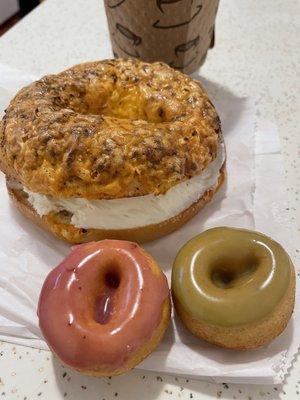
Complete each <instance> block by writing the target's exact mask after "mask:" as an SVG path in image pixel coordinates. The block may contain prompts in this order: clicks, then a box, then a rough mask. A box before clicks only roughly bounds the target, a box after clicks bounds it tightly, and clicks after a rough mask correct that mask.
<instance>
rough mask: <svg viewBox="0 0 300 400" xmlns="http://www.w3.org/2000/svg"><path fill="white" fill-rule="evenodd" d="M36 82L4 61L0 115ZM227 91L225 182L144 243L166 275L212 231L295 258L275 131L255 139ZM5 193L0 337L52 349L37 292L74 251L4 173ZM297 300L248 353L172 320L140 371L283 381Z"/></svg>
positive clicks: (240, 104) (0, 215)
mask: <svg viewBox="0 0 300 400" xmlns="http://www.w3.org/2000/svg"><path fill="white" fill-rule="evenodd" d="M33 79H35V77H33V76H30V75H28V74H25V73H22V72H19V71H16V70H12V69H10V68H8V67H6V66H4V65H1V64H0V112H2V111H3V110H4V108H5V107H6V106H7V104H8V102H9V100H10V99H11V98H12V96H13V95H14V94H15V93H16V91H17V90H18V89H19V88H20V87H21V86H23V85H25V84H28V83H29V82H31V81H32V80H33ZM224 93H225V92H224ZM224 93H223V94H222V92H220V91H219V92H218V93H217V94H216V98H215V99H214V102H215V104H216V106H217V109H218V111H219V114H220V117H221V121H222V126H223V132H224V138H225V142H226V146H227V171H228V179H227V183H226V185H224V186H223V188H222V189H221V190H220V191H219V192H218V194H217V195H216V196H215V197H214V199H213V200H212V202H211V203H209V204H208V205H207V206H206V207H205V208H204V209H203V210H202V211H201V212H200V213H199V214H198V215H197V216H196V217H194V218H193V219H192V220H191V221H190V222H188V223H187V224H186V225H185V226H184V227H182V228H181V229H179V230H178V231H177V232H174V233H172V234H171V235H168V236H167V237H164V238H162V239H160V240H157V241H154V242H152V243H149V244H147V245H145V248H146V249H147V250H148V251H149V252H150V253H151V254H152V256H153V257H154V258H155V259H156V260H157V262H158V263H159V264H160V265H161V266H162V268H163V269H164V272H165V273H166V274H167V276H168V278H170V273H171V268H172V262H173V260H174V257H175V255H176V253H177V251H178V249H179V248H180V247H181V246H182V245H183V244H184V243H185V242H186V241H187V240H189V239H190V238H192V237H193V236H195V235H196V234H198V233H199V232H201V231H203V230H205V229H208V228H211V227H215V226H221V225H226V226H235V227H243V228H249V229H257V230H259V231H261V232H264V233H266V234H268V235H270V236H272V237H273V238H275V239H276V240H278V241H279V242H280V243H282V244H283V246H284V247H285V248H286V249H287V250H288V251H289V253H290V254H291V255H293V254H294V251H293V250H294V244H295V243H296V236H295V235H296V233H294V231H293V227H291V226H290V225H289V222H288V219H287V218H286V214H285V208H286V204H285V197H284V190H283V176H282V160H281V154H280V147H279V142H278V137H277V132H276V127H275V126H274V125H272V124H271V123H269V122H266V121H262V122H261V124H259V125H258V127H257V130H256V135H255V130H254V112H253V108H252V105H251V101H250V100H249V99H246V98H242V99H240V98H235V97H234V96H233V95H229V94H228V93H227V92H226V94H224ZM211 95H213V93H211ZM255 136H256V141H255ZM270 188H271V189H270ZM0 190H1V197H0V205H1V206H0V221H1V225H0V237H1V240H0V268H1V274H0V339H2V340H5V341H8V342H12V343H16V344H23V345H26V346H31V347H36V348H40V349H48V348H47V345H46V343H45V342H44V341H43V339H42V336H41V332H40V330H39V327H38V319H37V315H36V308H37V302H38V297H39V292H40V289H41V286H42V283H43V281H44V279H45V277H46V275H47V274H48V273H49V271H50V270H51V268H53V267H54V266H56V265H57V264H58V263H59V262H60V261H61V259H62V258H63V257H65V256H66V255H67V254H68V252H69V250H70V246H68V245H66V244H65V243H62V242H60V241H59V240H57V239H55V238H54V237H53V236H52V235H50V234H48V233H47V232H45V231H43V230H41V229H40V228H38V227H37V226H35V225H33V224H32V223H31V222H29V221H28V220H27V219H25V218H24V217H23V216H22V215H20V214H19V213H18V211H17V210H15V208H14V207H13V205H12V204H11V203H10V201H9V198H8V195H7V192H6V188H5V179H4V176H3V174H1V173H0ZM291 240H292V241H291ZM299 303H300V301H299V293H298V294H297V299H296V308H295V312H294V316H293V318H292V320H291V321H290V323H289V325H288V327H287V329H286V330H285V331H284V333H283V334H282V335H281V336H280V337H278V338H277V339H276V340H275V341H273V342H272V343H271V344H270V345H269V346H267V347H264V348H262V349H258V350H253V351H243V352H238V351H232V350H226V349H221V348H217V347H215V346H212V345H210V344H208V343H205V342H203V341H201V340H199V339H197V338H195V337H194V336H192V335H191V334H190V333H189V332H188V331H187V330H186V329H185V328H184V327H183V326H182V324H181V323H180V321H179V320H178V319H177V318H176V316H174V315H173V318H172V320H171V324H170V327H169V329H168V331H167V333H166V335H165V337H164V340H163V341H162V343H161V344H160V345H159V347H158V348H157V349H156V350H155V351H154V352H153V353H152V355H151V356H150V357H148V358H147V359H146V360H144V361H143V362H142V364H140V365H139V368H141V369H144V370H148V371H156V372H161V373H170V374H176V375H185V376H191V377H194V378H197V379H208V380H214V381H217V382H224V381H225V382H243V383H251V382H252V383H280V382H282V380H283V378H284V375H285V374H286V373H287V370H288V368H289V367H290V366H291V363H292V360H293V357H294V356H295V354H296V353H297V351H298V347H299V337H300V325H299V323H298V324H296V323H295V322H294V321H295V320H297V318H298V319H299V318H300V310H299Z"/></svg>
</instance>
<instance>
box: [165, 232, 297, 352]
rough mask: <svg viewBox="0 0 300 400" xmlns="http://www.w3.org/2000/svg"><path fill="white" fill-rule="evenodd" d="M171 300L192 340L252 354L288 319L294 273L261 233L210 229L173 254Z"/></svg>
mask: <svg viewBox="0 0 300 400" xmlns="http://www.w3.org/2000/svg"><path fill="white" fill-rule="evenodd" d="M172 297H173V302H174V305H175V308H176V311H177V313H178V315H179V316H180V318H181V319H182V321H183V323H184V325H185V326H186V327H187V328H188V329H189V330H190V331H191V332H192V333H194V334H195V335H196V336H198V337H200V338H202V339H204V340H206V341H208V342H211V343H214V344H216V345H219V346H222V347H227V348H232V349H251V348H256V347H260V346H263V345H265V344H267V343H268V342H270V341H271V340H273V339H274V338H275V337H277V336H278V335H279V334H280V333H281V332H282V331H283V330H284V328H285V327H286V325H287V323H288V321H289V319H290V317H291V314H292V311H293V308H294V301H295V272H294V267H293V264H292V262H291V259H290V257H289V256H288V254H287V253H286V252H285V250H284V249H283V248H282V247H281V246H280V245H279V244H278V243H277V242H275V241H274V240H272V239H271V238H269V237H267V236H265V235H263V234H261V233H258V232H254V231H250V230H245V229H234V228H226V227H220V228H213V229H209V230H207V231H205V232H203V233H201V234H200V235H198V236H196V237H195V238H193V239H191V240H190V241H189V242H188V243H186V244H185V245H184V246H183V247H182V248H181V250H180V251H179V253H178V254H177V256H176V259H175V262H174V266H173V271H172Z"/></svg>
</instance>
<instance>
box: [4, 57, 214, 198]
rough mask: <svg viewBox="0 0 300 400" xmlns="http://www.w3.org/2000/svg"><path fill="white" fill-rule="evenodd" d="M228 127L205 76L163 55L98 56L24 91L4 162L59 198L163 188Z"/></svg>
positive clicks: (13, 109)
mask: <svg viewBox="0 0 300 400" xmlns="http://www.w3.org/2000/svg"><path fill="white" fill-rule="evenodd" d="M220 134H221V129H220V121H219V118H218V116H217V113H216V111H215V109H214V107H213V105H212V104H211V102H210V101H209V99H208V97H207V94H206V92H205V90H204V89H203V88H202V87H201V85H200V84H199V82H197V81H194V80H193V79H191V78H189V77H188V76H186V75H184V74H182V73H180V72H178V71H175V70H173V69H172V68H170V67H168V66H167V65H166V64H163V63H159V62H157V63H154V64H147V63H144V62H142V61H137V60H122V59H117V60H105V61H98V62H91V63H86V64H81V65H77V66H75V67H73V68H70V69H68V70H66V71H64V72H62V73H60V74H57V75H48V76H45V77H44V78H42V79H40V80H39V81H37V82H34V83H32V84H31V85H29V86H27V87H25V88H23V89H22V90H20V92H19V93H18V94H17V95H16V96H15V98H14V99H13V100H12V101H11V103H10V105H9V106H8V108H7V110H6V114H5V116H4V118H3V120H2V122H1V124H0V144H1V145H0V168H1V169H2V170H3V172H4V173H6V174H7V175H9V176H10V178H12V179H15V180H17V181H19V182H21V183H22V184H23V185H24V186H25V187H27V188H28V189H29V190H31V191H33V192H38V193H41V194H46V195H52V196H54V197H64V198H67V197H83V198H86V199H111V198H121V197H132V196H141V195H146V194H162V193H165V192H166V191H167V190H168V189H169V188H171V187H172V186H174V185H175V184H177V183H179V182H182V181H184V180H186V179H188V178H191V177H192V176H194V175H196V174H198V173H200V172H201V171H202V170H203V169H204V168H205V167H206V166H207V165H208V164H209V163H210V162H211V161H212V160H213V159H214V158H215V156H216V151H217V144H218V136H219V135H220Z"/></svg>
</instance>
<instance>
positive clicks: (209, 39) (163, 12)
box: [105, 0, 219, 73]
mask: <svg viewBox="0 0 300 400" xmlns="http://www.w3.org/2000/svg"><path fill="white" fill-rule="evenodd" d="M218 5H219V0H105V9H106V15H107V20H108V26H109V31H110V38H111V44H112V48H113V52H114V56H115V57H121V58H140V59H142V60H144V61H148V62H153V61H164V62H165V63H167V64H169V65H170V66H171V67H173V68H177V69H179V70H180V71H183V72H185V73H191V72H194V71H195V70H196V69H198V68H199V67H200V65H201V64H203V62H204V60H205V57H206V54H207V51H208V49H209V48H210V47H212V46H213V44H214V26H215V18H216V13H217V9H218Z"/></svg>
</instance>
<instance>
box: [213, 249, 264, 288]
mask: <svg viewBox="0 0 300 400" xmlns="http://www.w3.org/2000/svg"><path fill="white" fill-rule="evenodd" d="M258 264H259V260H258V259H257V258H256V257H252V256H249V257H247V258H246V259H244V260H233V259H228V260H223V261H222V262H217V263H215V264H214V265H212V268H211V271H212V272H211V280H212V282H213V284H214V285H215V286H217V287H219V288H221V289H230V288H232V287H237V286H239V285H241V284H243V283H245V282H246V281H248V280H249V279H250V278H251V275H252V274H253V273H254V272H255V271H256V269H257V267H258Z"/></svg>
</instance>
